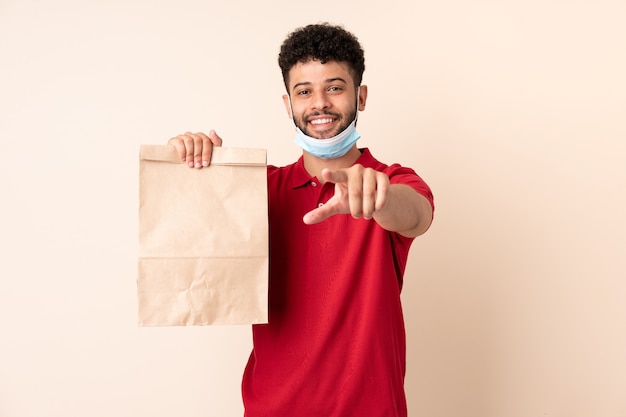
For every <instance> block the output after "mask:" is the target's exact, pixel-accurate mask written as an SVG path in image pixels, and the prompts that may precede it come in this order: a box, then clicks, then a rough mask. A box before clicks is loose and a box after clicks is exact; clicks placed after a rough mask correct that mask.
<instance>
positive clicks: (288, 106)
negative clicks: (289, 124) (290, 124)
mask: <svg viewBox="0 0 626 417" xmlns="http://www.w3.org/2000/svg"><path fill="white" fill-rule="evenodd" d="M283 103H284V104H285V110H287V117H289V118H290V119H293V115H292V114H291V106H290V105H289V96H288V95H287V94H283Z"/></svg>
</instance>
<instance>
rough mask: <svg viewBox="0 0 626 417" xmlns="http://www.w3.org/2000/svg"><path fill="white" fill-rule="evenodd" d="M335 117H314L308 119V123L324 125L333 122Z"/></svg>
mask: <svg viewBox="0 0 626 417" xmlns="http://www.w3.org/2000/svg"><path fill="white" fill-rule="evenodd" d="M334 121H335V119H333V118H331V117H328V118H324V119H315V120H311V121H309V123H311V124H312V125H325V124H328V123H332V122H334Z"/></svg>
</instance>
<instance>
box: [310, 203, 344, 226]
mask: <svg viewBox="0 0 626 417" xmlns="http://www.w3.org/2000/svg"><path fill="white" fill-rule="evenodd" d="M334 200H335V197H334V196H333V197H331V198H330V200H328V202H326V204H324V205H323V206H321V207H318V208H316V209H313V210H311V211H309V212H308V213H306V214H305V215H304V217H302V221H303V222H304V224H316V223H320V222H322V221H324V220H326V219H327V218H329V217H330V216H334V215H335V214H339V210H338V208H337V205H336V204H333V203H334Z"/></svg>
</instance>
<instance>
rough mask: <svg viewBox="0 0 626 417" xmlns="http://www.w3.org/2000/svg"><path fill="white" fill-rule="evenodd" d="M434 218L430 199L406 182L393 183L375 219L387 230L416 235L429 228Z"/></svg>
mask: <svg viewBox="0 0 626 417" xmlns="http://www.w3.org/2000/svg"><path fill="white" fill-rule="evenodd" d="M432 218H433V211H432V206H431V204H430V202H429V201H428V199H427V198H426V197H424V196H423V195H421V194H419V193H418V192H417V191H415V190H414V189H413V188H411V187H410V186H408V185H405V184H391V185H390V186H389V190H388V193H387V197H386V200H385V205H384V206H383V207H382V208H381V209H380V210H377V211H376V212H375V213H374V220H375V221H376V222H377V223H378V224H379V225H380V226H381V227H383V228H384V229H385V230H389V231H392V232H398V233H400V234H401V235H403V236H406V237H416V236H419V235H421V234H423V233H424V232H426V230H428V228H429V227H430V224H431V222H432Z"/></svg>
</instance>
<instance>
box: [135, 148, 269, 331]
mask: <svg viewBox="0 0 626 417" xmlns="http://www.w3.org/2000/svg"><path fill="white" fill-rule="evenodd" d="M139 194H140V203H139V259H138V263H139V265H138V279H137V286H138V303H139V325H140V326H184V325H210V324H254V323H267V290H268V217H267V171H266V151H265V150H264V149H246V148H214V149H213V156H212V158H211V165H210V166H209V167H208V168H202V169H191V168H188V167H187V166H186V165H185V164H183V163H182V162H181V161H180V159H179V158H178V155H177V153H176V151H175V150H174V148H173V147H171V146H167V145H142V146H141V149H140V174H139Z"/></svg>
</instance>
